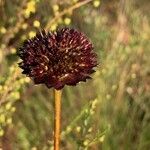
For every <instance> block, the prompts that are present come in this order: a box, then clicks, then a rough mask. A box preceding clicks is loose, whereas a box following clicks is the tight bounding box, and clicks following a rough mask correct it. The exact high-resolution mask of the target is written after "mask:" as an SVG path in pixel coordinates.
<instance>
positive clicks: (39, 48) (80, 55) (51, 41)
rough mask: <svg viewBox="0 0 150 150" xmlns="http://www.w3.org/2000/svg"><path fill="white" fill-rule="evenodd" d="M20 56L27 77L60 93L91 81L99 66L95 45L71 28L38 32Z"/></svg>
mask: <svg viewBox="0 0 150 150" xmlns="http://www.w3.org/2000/svg"><path fill="white" fill-rule="evenodd" d="M18 55H19V57H20V58H21V59H22V62H20V63H19V66H20V68H22V69H23V72H22V73H23V74H26V75H27V76H29V77H31V78H32V79H33V80H34V83H35V84H45V85H46V86H47V87H48V88H51V87H54V88H55V89H57V90H59V89H62V88H63V87H64V86H65V85H76V84H77V83H78V82H80V81H86V79H90V78H91V77H90V74H91V73H93V72H94V70H93V67H95V66H97V61H96V54H95V53H94V51H93V45H92V43H91V42H90V41H89V39H88V38H87V37H86V36H85V35H84V34H83V33H81V32H79V31H77V30H75V29H69V28H63V29H60V30H57V31H56V32H52V33H51V32H46V31H45V30H42V31H41V32H38V33H37V34H36V36H35V37H34V38H32V39H29V40H25V41H24V43H23V45H22V47H21V48H20V49H19V51H18Z"/></svg>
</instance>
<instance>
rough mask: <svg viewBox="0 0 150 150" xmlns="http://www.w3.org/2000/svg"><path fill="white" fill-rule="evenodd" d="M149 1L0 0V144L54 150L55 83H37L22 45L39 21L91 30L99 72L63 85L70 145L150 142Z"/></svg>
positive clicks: (130, 147) (96, 148)
mask: <svg viewBox="0 0 150 150" xmlns="http://www.w3.org/2000/svg"><path fill="white" fill-rule="evenodd" d="M149 8H150V4H149V0H143V1H142V2H141V1H140V0H136V1H134V0H111V1H110V0H105V1H102V0H101V1H99V0H83V1H81V0H70V1H67V0H61V1H58V0H22V1H20V0H12V1H11V0H0V18H1V20H0V148H1V149H7V150H17V149H21V150H29V149H31V150H51V149H53V120H54V117H53V115H54V113H53V110H54V108H53V90H52V89H50V90H49V89H47V88H46V87H45V86H44V85H41V86H34V85H33V83H32V82H31V81H30V79H29V78H27V77H25V76H23V75H21V70H20V69H19V68H18V67H17V63H18V58H17V56H16V50H17V48H18V47H19V46H20V44H21V43H22V42H23V40H24V39H26V38H29V37H33V36H34V35H35V33H36V31H37V30H38V29H39V28H45V29H46V30H56V28H57V27H62V26H69V27H74V28H77V29H79V30H80V31H82V32H84V33H86V34H87V35H88V37H90V39H91V41H92V42H93V44H94V47H95V51H96V52H97V54H98V61H99V64H100V65H99V66H98V67H97V71H96V73H95V74H93V79H92V80H91V81H88V82H86V83H80V84H78V86H76V87H67V86H66V87H65V88H64V90H63V99H62V133H61V137H62V142H61V147H62V149H64V150H72V149H78V150H82V149H84V150H86V149H89V150H100V149H104V150H119V149H123V150H149V149H150V61H149V58H150V43H149V40H150V24H149V23H150V20H149V18H150V15H149V13H148V12H149Z"/></svg>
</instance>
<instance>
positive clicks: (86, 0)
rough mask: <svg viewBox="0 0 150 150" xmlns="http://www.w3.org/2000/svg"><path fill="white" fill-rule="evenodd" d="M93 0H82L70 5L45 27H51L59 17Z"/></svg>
mask: <svg viewBox="0 0 150 150" xmlns="http://www.w3.org/2000/svg"><path fill="white" fill-rule="evenodd" d="M91 1H93V0H84V1H81V2H78V3H76V4H75V5H73V6H72V7H70V8H66V9H64V10H63V11H62V12H60V13H59V14H58V15H57V16H55V17H54V18H53V19H52V20H51V21H50V22H49V23H48V24H47V25H46V27H45V29H46V30H47V29H49V28H50V26H51V25H52V24H53V23H54V22H56V21H57V20H58V19H59V18H61V17H62V16H64V15H65V14H67V13H68V12H71V11H73V10H74V9H77V8H79V7H81V6H83V5H85V4H87V3H89V2H91Z"/></svg>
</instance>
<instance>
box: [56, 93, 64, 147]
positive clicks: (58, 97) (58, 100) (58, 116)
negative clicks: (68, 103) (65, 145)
mask: <svg viewBox="0 0 150 150" xmlns="http://www.w3.org/2000/svg"><path fill="white" fill-rule="evenodd" d="M61 93H62V91H61V90H54V97H55V102H54V103H55V106H54V107H55V108H54V109H55V110H54V111H55V120H54V150H60V126H61V124H60V120H61Z"/></svg>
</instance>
